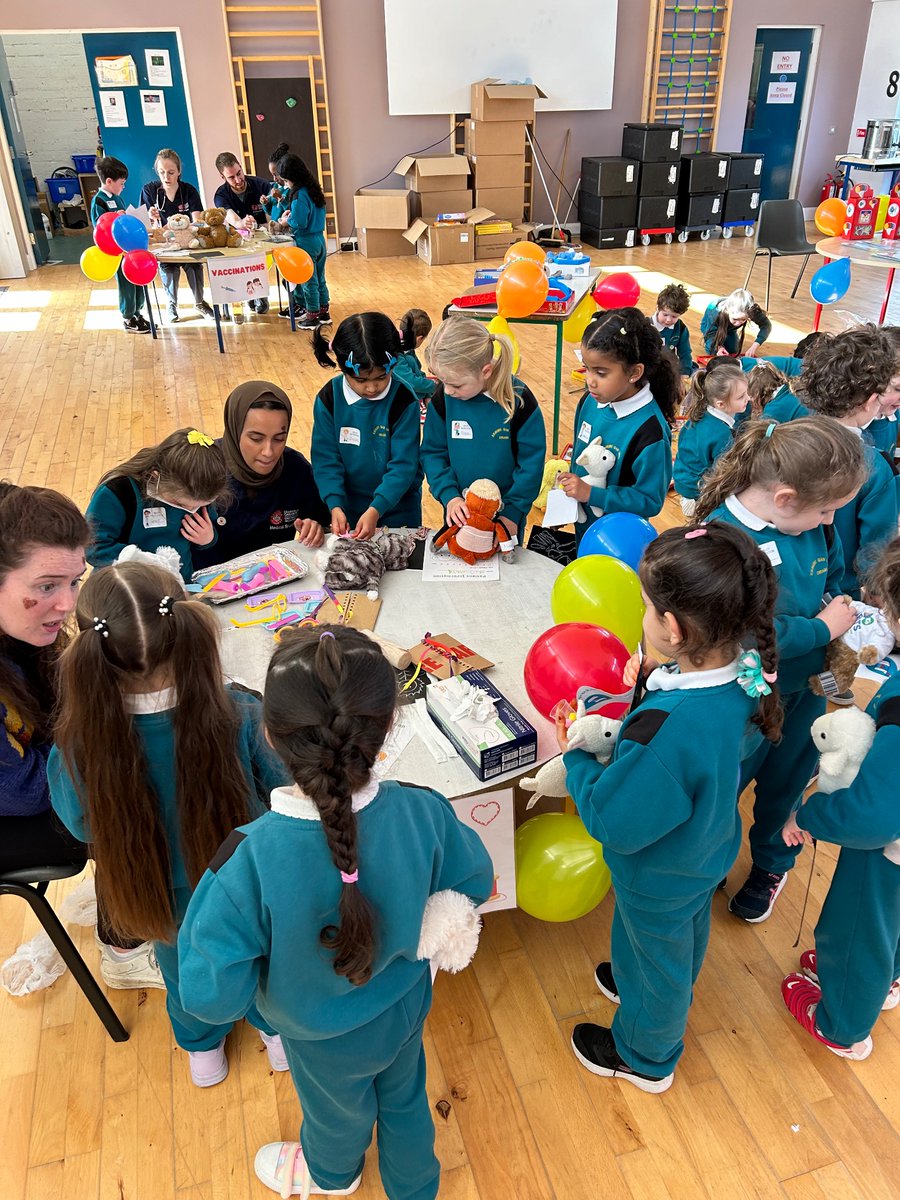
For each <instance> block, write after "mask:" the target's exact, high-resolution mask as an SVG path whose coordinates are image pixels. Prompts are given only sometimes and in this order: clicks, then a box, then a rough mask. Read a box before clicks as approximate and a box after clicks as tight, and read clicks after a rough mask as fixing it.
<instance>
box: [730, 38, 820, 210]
mask: <svg viewBox="0 0 900 1200" xmlns="http://www.w3.org/2000/svg"><path fill="white" fill-rule="evenodd" d="M812 44H813V30H812V29H757V31H756V47H755V49H754V52H753V72H752V74H751V76H750V93H749V95H748V97H747V116H746V118H745V121H744V143H743V147H742V148H743V150H744V153H745V154H763V155H765V161H764V163H763V173H762V181H761V184H760V192H761V196H762V199H763V200H785V199H787V198H788V197H789V196H790V194H791V175H792V174H793V170H794V157H795V155H796V153H797V139H798V137H799V136H800V118H801V115H802V113H803V98H804V95H805V93H806V87H807V83H808V78H809V63H810V58H811V56H812Z"/></svg>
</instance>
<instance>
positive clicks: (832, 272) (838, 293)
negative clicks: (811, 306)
mask: <svg viewBox="0 0 900 1200" xmlns="http://www.w3.org/2000/svg"><path fill="white" fill-rule="evenodd" d="M849 287H850V259H849V258H836V259H835V260H834V262H830V263H826V264H825V266H824V267H819V269H818V271H816V273H815V275H813V277H812V279H811V280H810V281H809V294H810V295H811V296H812V298H813V300H815V302H816V304H834V303H835V301H836V300H840V299H842V298H843V297H844V296H845V295H846V294H847V289H848V288H849Z"/></svg>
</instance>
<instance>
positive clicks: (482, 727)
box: [425, 671, 537, 781]
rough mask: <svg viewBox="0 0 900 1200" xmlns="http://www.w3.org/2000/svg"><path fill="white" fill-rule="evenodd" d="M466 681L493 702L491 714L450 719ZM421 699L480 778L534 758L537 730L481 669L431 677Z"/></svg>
mask: <svg viewBox="0 0 900 1200" xmlns="http://www.w3.org/2000/svg"><path fill="white" fill-rule="evenodd" d="M470 685H471V686H472V687H475V688H477V689H478V690H479V691H482V692H486V693H487V695H488V696H489V697H490V698H491V699H492V700H496V702H497V703H496V706H495V709H494V715H493V716H492V717H491V718H490V719H489V720H487V721H485V722H480V721H477V720H475V719H474V718H472V717H461V718H459V719H457V720H454V719H453V714H454V712H456V710H457V709H458V708H459V706H460V704H461V703H462V702H463V700H464V699H465V696H466V695H467V694H468V693H467V689H468V687H469V686H470ZM425 703H426V705H427V707H428V713H429V715H430V717H431V719H432V721H434V723H435V725H437V727H438V728H439V729H440V731H441V732H442V733H443V734H444V735H445V736H446V737H448V738H449V739H450V741H451V742H452V743H453V745H454V746H455V747H456V749H457V750H458V751H459V753H460V755H461V756H462V758H463V759H464V761H465V763H466V765H467V766H468V767H469V768H470V769H471V770H472V771H473V772H474V773H475V775H477V776H478V778H479V779H481V780H482V781H485V780H488V779H495V778H496V777H497V776H498V775H505V774H507V773H508V772H510V771H518V770H521V769H522V768H523V767H527V766H529V765H530V764H531V763H533V762H535V761H536V759H537V733H536V731H535V729H534V727H533V726H531V725H529V723H528V722H527V721H526V720H525V718H524V717H523V716H522V714H521V713H519V712H518V711H517V710H516V709H514V708H513V706H512V705H511V704H510V703H509V701H508V700H507V699H506V697H505V696H503V694H502V693H501V692H498V691H497V689H496V688H495V687H494V686H493V684H492V683H490V682H489V680H488V678H487V676H486V675H484V674H482V672H481V671H467V672H466V674H465V676H460V675H456V676H454V677H453V678H451V679H442V680H434V681H433V682H432V683H430V684H429V686H428V691H427V692H426V694H425Z"/></svg>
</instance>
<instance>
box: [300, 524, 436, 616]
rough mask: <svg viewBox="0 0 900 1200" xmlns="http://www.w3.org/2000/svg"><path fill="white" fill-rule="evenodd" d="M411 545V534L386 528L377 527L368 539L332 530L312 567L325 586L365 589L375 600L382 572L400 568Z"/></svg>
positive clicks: (370, 597)
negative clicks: (314, 567)
mask: <svg viewBox="0 0 900 1200" xmlns="http://www.w3.org/2000/svg"><path fill="white" fill-rule="evenodd" d="M415 545H416V539H415V538H414V537H413V536H412V534H410V533H389V532H388V531H387V530H386V529H379V530H378V532H377V533H376V534H375V536H374V537H373V538H372V539H371V540H370V541H368V542H359V541H356V540H355V539H354V538H345V537H338V536H337V534H334V533H332V534H329V536H328V537H327V538H326V539H325V548H324V549H323V550H320V551H319V553H318V554H317V555H316V567H317V568H318V569H319V570H320V571H321V572H322V575H323V579H324V583H325V587H327V588H330V589H331V590H332V591H334V592H358V591H365V592H366V593H367V594H368V597H369V599H370V600H377V599H378V584H379V582H380V581H381V577H382V575H383V574H384V573H385V571H402V570H403V569H404V567H405V566H406V564H407V562H408V561H409V556H410V555H411V554H412V552H413V550H414V549H415Z"/></svg>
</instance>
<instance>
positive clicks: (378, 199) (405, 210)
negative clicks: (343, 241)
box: [353, 188, 415, 233]
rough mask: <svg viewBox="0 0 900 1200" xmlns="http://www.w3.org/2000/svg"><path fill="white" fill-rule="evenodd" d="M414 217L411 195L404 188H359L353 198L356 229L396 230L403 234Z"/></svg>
mask: <svg viewBox="0 0 900 1200" xmlns="http://www.w3.org/2000/svg"><path fill="white" fill-rule="evenodd" d="M414 216H415V208H414V197H413V193H412V192H411V191H409V190H408V189H406V188H360V190H359V191H358V192H357V193H356V195H355V196H354V197H353V224H354V225H355V226H356V228H357V229H396V230H398V232H401V233H402V232H403V230H404V229H408V228H409V223H410V221H411V220H412V219H413V217H414Z"/></svg>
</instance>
